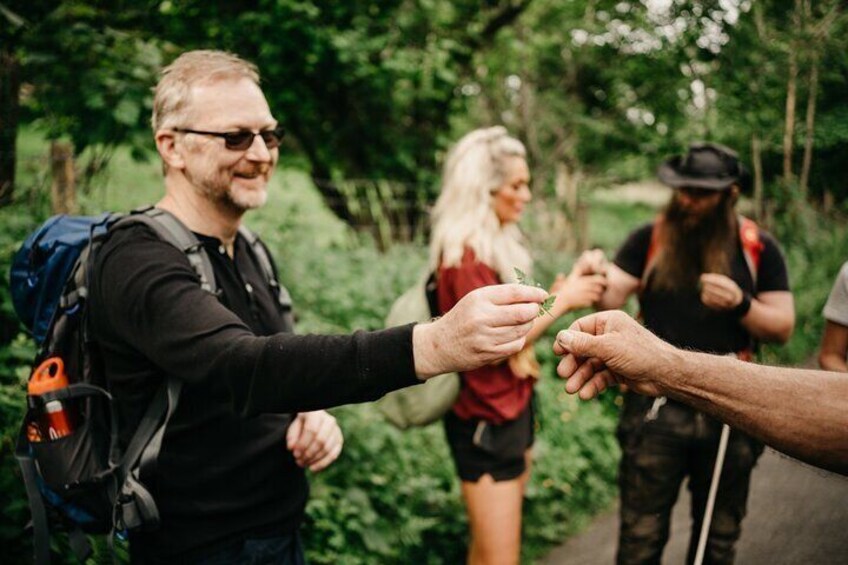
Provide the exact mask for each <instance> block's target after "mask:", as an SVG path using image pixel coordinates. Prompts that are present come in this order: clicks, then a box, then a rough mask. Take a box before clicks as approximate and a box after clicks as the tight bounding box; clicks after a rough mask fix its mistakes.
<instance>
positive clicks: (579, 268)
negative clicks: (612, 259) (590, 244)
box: [571, 249, 608, 275]
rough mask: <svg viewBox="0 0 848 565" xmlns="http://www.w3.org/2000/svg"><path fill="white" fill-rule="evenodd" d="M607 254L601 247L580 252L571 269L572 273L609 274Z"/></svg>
mask: <svg viewBox="0 0 848 565" xmlns="http://www.w3.org/2000/svg"><path fill="white" fill-rule="evenodd" d="M607 264H608V262H607V256H606V255H605V254H604V252H603V250H601V249H588V250H586V251H584V252H583V253H581V254H580V257H578V258H577V261H576V262H575V263H574V267H573V268H572V269H571V274H572V275H575V274H577V275H606V274H607Z"/></svg>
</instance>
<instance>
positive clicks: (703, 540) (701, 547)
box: [693, 424, 730, 565]
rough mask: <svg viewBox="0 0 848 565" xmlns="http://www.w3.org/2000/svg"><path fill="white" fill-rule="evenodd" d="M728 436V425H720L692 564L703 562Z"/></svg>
mask: <svg viewBox="0 0 848 565" xmlns="http://www.w3.org/2000/svg"><path fill="white" fill-rule="evenodd" d="M729 438H730V426H728V425H727V424H722V425H721V438H720V439H719V440H718V452H717V453H716V462H715V466H714V467H713V479H712V481H711V482H710V494H709V496H707V506H706V508H704V519H703V520H702V521H701V537H700V539H699V540H698V552H697V553H696V554H695V561H694V564H693V565H701V564H702V563H703V562H704V551H705V550H706V548H707V537H709V534H710V524H711V523H712V521H713V506H715V499H716V495H717V494H718V481H719V479H720V478H721V469H722V467H724V455H725V454H726V453H727V441H728V439H729Z"/></svg>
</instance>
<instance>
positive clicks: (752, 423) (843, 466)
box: [554, 312, 848, 474]
mask: <svg viewBox="0 0 848 565" xmlns="http://www.w3.org/2000/svg"><path fill="white" fill-rule="evenodd" d="M554 350H555V351H556V352H557V353H558V354H565V356H564V357H563V359H562V361H561V362H560V364H559V367H558V369H557V371H558V373H559V374H560V376H562V377H563V378H565V379H567V380H568V382H567V384H566V390H567V391H568V392H569V393H572V394H574V393H577V394H578V395H579V396H580V398H583V399H589V398H592V397H594V396H596V395H597V394H599V393H600V392H601V391H603V390H604V389H605V388H606V387H607V386H609V385H611V384H614V383H626V384H627V385H628V386H630V387H631V388H632V389H633V390H635V391H636V392H640V393H642V394H648V395H653V396H655V395H666V396H670V397H672V398H675V399H677V400H680V401H681V402H685V403H687V404H690V405H691V406H693V407H695V408H697V409H699V410H702V411H704V412H706V413H708V414H711V415H713V416H715V417H716V418H718V419H720V420H722V421H724V422H726V423H728V424H730V425H731V426H734V427H736V428H739V429H741V430H743V431H745V432H747V433H749V434H751V435H753V436H755V437H757V438H759V439H761V440H763V441H764V442H766V443H768V444H770V445H772V446H773V447H775V448H776V449H779V450H781V451H784V452H785V453H788V454H789V455H792V456H794V457H797V458H799V459H801V460H803V461H807V462H809V463H812V464H814V465H818V466H820V467H823V468H825V469H830V470H833V471H837V472H839V473H842V474H848V379H846V378H845V377H844V376H843V375H840V374H838V373H830V372H825V371H812V370H806V369H794V368H779V367H767V366H762V365H755V364H752V363H745V362H743V361H738V360H736V359H732V358H729V357H718V356H714V355H707V354H703V353H694V352H688V351H682V350H679V349H675V348H674V347H672V346H671V345H669V344H667V343H665V342H663V341H662V340H660V339H659V338H657V337H656V336H654V335H653V334H652V333H650V332H649V331H648V330H646V329H644V328H643V327H642V326H640V325H639V324H638V323H636V322H635V321H634V320H633V319H632V318H630V317H629V316H627V315H626V314H624V313H622V312H602V313H599V314H594V315H592V316H587V317H585V318H581V319H580V320H578V321H577V322H575V323H574V324H573V325H572V327H571V329H570V330H565V331H563V332H560V334H559V335H558V336H557V343H556V345H555V347H554Z"/></svg>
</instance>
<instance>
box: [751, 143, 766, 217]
mask: <svg viewBox="0 0 848 565" xmlns="http://www.w3.org/2000/svg"><path fill="white" fill-rule="evenodd" d="M751 161H752V163H753V165H754V218H756V220H757V221H758V222H762V221H763V219H764V218H765V207H764V206H763V154H762V147H761V145H760V137H759V136H758V135H757V134H754V135H752V136H751Z"/></svg>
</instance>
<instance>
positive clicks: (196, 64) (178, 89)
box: [150, 50, 259, 133]
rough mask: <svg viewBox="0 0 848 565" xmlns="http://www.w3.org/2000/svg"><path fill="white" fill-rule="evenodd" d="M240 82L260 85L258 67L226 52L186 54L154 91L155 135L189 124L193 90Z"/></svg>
mask: <svg viewBox="0 0 848 565" xmlns="http://www.w3.org/2000/svg"><path fill="white" fill-rule="evenodd" d="M240 78H246V79H248V80H250V81H252V82H253V83H255V84H256V85H259V71H258V69H257V68H256V65H254V64H253V63H250V62H248V61H245V60H244V59H241V58H240V57H238V56H236V55H233V54H232V53H227V52H225V51H213V50H196V51H188V52H186V53H183V54H182V55H180V56H179V57H177V58H176V59H175V60H174V62H173V63H171V64H170V65H168V66H167V67H165V68H164V69H162V74H161V78H160V79H159V83H158V84H157V85H156V88H155V89H154V97H153V116H152V117H151V120H150V123H151V125H152V126H153V131H154V133H155V132H156V131H158V130H160V129H164V128H168V127H175V126H177V125H178V124H179V123H180V122H181V121H184V120H186V118H187V116H186V113H187V111H186V109H187V108H188V106H189V102H190V101H191V88H192V87H193V86H195V85H197V84H203V83H210V82H214V81H218V80H226V79H240Z"/></svg>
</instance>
